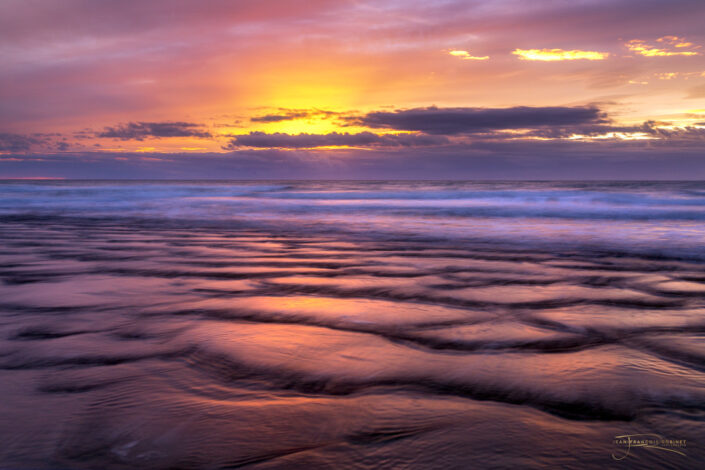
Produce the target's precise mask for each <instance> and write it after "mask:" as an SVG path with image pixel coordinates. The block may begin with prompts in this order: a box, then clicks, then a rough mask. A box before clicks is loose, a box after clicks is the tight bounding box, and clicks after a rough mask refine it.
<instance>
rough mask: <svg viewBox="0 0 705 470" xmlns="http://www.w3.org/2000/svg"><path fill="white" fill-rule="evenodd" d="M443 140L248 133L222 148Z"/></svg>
mask: <svg viewBox="0 0 705 470" xmlns="http://www.w3.org/2000/svg"><path fill="white" fill-rule="evenodd" d="M448 142H449V141H448V139H447V138H446V137H442V136H430V135H418V134H386V135H379V134H374V133H372V132H360V133H357V134H349V133H347V132H346V133H339V132H331V133H329V134H285V133H280V132H276V133H273V134H267V133H265V132H250V133H249V134H244V135H238V136H235V137H234V138H233V139H232V140H231V141H230V143H229V144H228V145H227V146H225V147H224V148H225V149H227V150H233V149H236V148H238V147H254V148H288V149H310V148H316V147H340V146H344V147H422V146H439V145H445V144H447V143H448Z"/></svg>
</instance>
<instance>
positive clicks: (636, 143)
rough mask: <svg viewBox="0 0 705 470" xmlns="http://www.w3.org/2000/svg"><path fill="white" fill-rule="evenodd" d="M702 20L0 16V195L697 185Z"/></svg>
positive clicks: (468, 14)
mask: <svg viewBox="0 0 705 470" xmlns="http://www.w3.org/2000/svg"><path fill="white" fill-rule="evenodd" d="M704 25H705V2H704V1H702V0H661V1H652V0H610V1H608V0H565V1H561V0H537V1H532V2H527V1H518V0H497V1H487V0H485V1H472V0H468V1H452V0H451V1H415V0H404V1H401V0H394V1H384V0H377V1H363V0H359V1H356V0H350V1H345V0H337V1H326V0H309V1H305V2H302V1H285V0H271V1H259V2H255V1H224V0H223V1H218V0H210V1H203V0H202V1H186V0H171V1H167V0H152V1H144V0H134V1H133V0H104V1H97V0H93V1H88V0H44V1H41V0H38V1H30V0H3V1H2V2H0V60H1V63H2V66H1V67H0V178H18V177H61V178H224V179H225V178H234V179H238V178H336V179H347V178H351V179H356V178H367V179H387V178H422V179H436V178H463V179H484V178H491V179H516V178H527V179H553V178H561V179H586V178H607V179H668V178H673V179H705V26H704Z"/></svg>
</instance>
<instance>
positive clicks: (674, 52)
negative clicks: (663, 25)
mask: <svg viewBox="0 0 705 470" xmlns="http://www.w3.org/2000/svg"><path fill="white" fill-rule="evenodd" d="M656 41H657V42H660V43H662V44H663V45H664V46H665V47H666V48H665V49H664V48H661V47H655V46H652V45H650V44H647V43H646V41H643V40H641V39H632V40H631V41H628V42H627V43H626V44H625V46H627V49H629V50H630V51H632V52H636V53H637V54H639V55H643V56H645V57H668V56H679V55H680V56H693V55H700V53H699V52H697V51H695V50H694V49H699V48H700V46H696V45H694V44H693V43H692V42H686V41H685V40H684V39H683V38H679V37H678V36H663V37H660V38H658V39H657V40H656ZM683 49H685V50H683Z"/></svg>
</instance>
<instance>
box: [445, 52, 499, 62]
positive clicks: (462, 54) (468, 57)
mask: <svg viewBox="0 0 705 470" xmlns="http://www.w3.org/2000/svg"><path fill="white" fill-rule="evenodd" d="M448 54H450V55H452V56H453V57H459V58H461V59H463V60H487V59H489V58H490V56H488V55H486V56H482V57H478V56H474V55H471V54H470V53H469V52H468V51H462V50H452V51H449V52H448Z"/></svg>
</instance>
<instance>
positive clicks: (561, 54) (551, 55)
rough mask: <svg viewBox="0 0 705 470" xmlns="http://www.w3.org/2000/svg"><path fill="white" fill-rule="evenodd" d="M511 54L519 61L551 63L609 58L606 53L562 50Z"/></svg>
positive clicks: (524, 51) (530, 50) (531, 50)
mask: <svg viewBox="0 0 705 470" xmlns="http://www.w3.org/2000/svg"><path fill="white" fill-rule="evenodd" d="M512 54H514V55H516V56H519V58H520V59H521V60H541V61H545V62H552V61H557V60H581V59H584V60H604V59H606V58H607V57H608V56H609V53H608V52H597V51H580V50H572V51H564V50H563V49H515V50H514V51H512Z"/></svg>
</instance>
